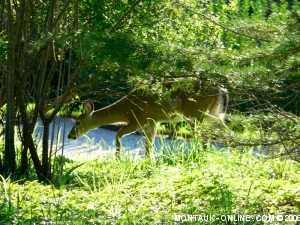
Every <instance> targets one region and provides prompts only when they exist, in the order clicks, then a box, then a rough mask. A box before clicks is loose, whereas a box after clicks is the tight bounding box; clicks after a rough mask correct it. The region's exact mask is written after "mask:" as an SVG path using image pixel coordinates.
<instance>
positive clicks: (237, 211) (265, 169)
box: [0, 148, 300, 224]
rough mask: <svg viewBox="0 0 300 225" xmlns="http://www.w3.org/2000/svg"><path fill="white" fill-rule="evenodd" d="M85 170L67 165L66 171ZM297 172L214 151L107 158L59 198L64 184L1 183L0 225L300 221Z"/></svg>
mask: <svg viewBox="0 0 300 225" xmlns="http://www.w3.org/2000/svg"><path fill="white" fill-rule="evenodd" d="M80 163H81V162H77V161H70V160H65V166H66V167H65V169H64V171H69V170H70V169H72V168H74V167H75V166H78V165H79V164H80ZM299 172H300V170H299V164H298V163H294V162H292V161H289V160H279V159H272V160H266V159H265V157H257V156H253V155H251V154H247V153H243V154H242V153H240V152H239V151H231V152H229V151H216V150H211V149H209V148H206V149H203V148H197V149H190V151H188V152H185V154H180V152H177V154H175V153H172V154H171V152H168V151H165V152H164V154H161V155H160V156H159V157H158V158H149V159H137V158H134V157H133V158H132V157H127V158H123V159H122V160H115V159H113V158H109V157H107V158H104V159H103V160H100V161H99V160H97V159H95V160H89V161H85V164H84V165H82V166H80V167H78V168H77V169H75V170H73V171H72V173H71V174H70V176H68V180H67V182H66V186H65V188H64V189H63V190H62V191H59V186H60V183H59V181H57V183H56V184H54V185H52V186H51V185H47V186H45V185H43V184H39V183H37V182H26V183H24V184H21V183H18V182H14V183H11V182H10V181H9V179H8V180H2V182H1V184H0V192H1V193H3V194H2V195H0V205H1V209H0V218H1V220H2V221H5V222H10V223H11V224H12V223H13V221H15V223H18V222H19V223H20V224H24V223H25V224H26V223H27V224H30V223H49V222H52V223H57V224H63V223H69V224H74V223H75V224H76V223H77V224H78V223H81V224H82V223H83V224H84V223H85V224H105V223H106V224H114V223H115V224H169V223H171V224H176V222H175V221H174V220H173V218H174V215H216V216H219V215H231V214H232V215H246V214H247V215H248V214H249V215H267V214H297V213H299V205H300V193H299V182H300V180H299V179H300V178H299ZM191 224H192V223H191ZM211 224H214V223H211ZM244 224H247V223H244ZM248 224H251V223H248ZM270 224H271V223H270Z"/></svg>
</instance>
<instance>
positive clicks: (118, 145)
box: [116, 122, 138, 158]
mask: <svg viewBox="0 0 300 225" xmlns="http://www.w3.org/2000/svg"><path fill="white" fill-rule="evenodd" d="M137 129H138V124H137V123H135V122H129V123H128V124H127V125H126V126H124V127H122V128H121V129H120V130H119V131H118V133H117V135H116V156H117V157H118V158H119V157H120V149H121V138H122V137H123V136H124V135H126V134H130V133H132V132H134V131H136V130H137Z"/></svg>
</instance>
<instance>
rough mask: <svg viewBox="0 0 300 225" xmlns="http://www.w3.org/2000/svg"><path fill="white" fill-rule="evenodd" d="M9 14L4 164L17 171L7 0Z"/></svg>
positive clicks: (11, 25) (10, 169)
mask: <svg viewBox="0 0 300 225" xmlns="http://www.w3.org/2000/svg"><path fill="white" fill-rule="evenodd" d="M6 2H7V16H8V29H7V30H8V40H9V47H8V54H7V62H8V65H7V77H6V88H7V108H6V126H5V129H6V130H5V155H4V165H5V170H6V171H7V172H9V173H13V174H14V173H15V172H16V167H17V165H16V154H15V143H14V138H15V132H14V125H15V96H14V89H15V88H14V82H15V71H14V70H15V68H14V30H13V15H12V9H11V3H10V0H7V1H6Z"/></svg>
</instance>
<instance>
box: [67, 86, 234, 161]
mask: <svg viewBox="0 0 300 225" xmlns="http://www.w3.org/2000/svg"><path fill="white" fill-rule="evenodd" d="M157 99H158V96H157V95H153V96H149V95H145V94H138V92H137V91H132V92H130V93H129V94H128V95H126V96H125V97H123V98H121V99H120V100H118V101H116V102H115V103H113V104H111V105H108V106H106V107H104V108H101V109H98V110H95V111H94V105H93V102H92V101H91V100H87V101H86V102H85V103H84V104H83V112H82V114H81V115H80V116H79V117H78V118H77V119H76V121H75V123H74V126H73V128H72V129H71V131H70V133H69V134H68V139H70V140H75V139H77V138H79V137H80V136H82V135H84V134H86V133H87V132H88V131H89V130H92V129H95V128H98V127H101V126H104V125H108V124H114V123H125V124H126V125H125V126H123V127H121V128H120V129H119V131H118V132H117V134H116V156H117V157H119V155H120V149H121V139H122V137H123V136H124V135H128V134H130V133H133V132H135V131H137V130H142V132H143V133H144V135H145V136H146V157H149V155H150V149H151V147H152V143H153V140H154V138H155V136H156V133H157V127H158V125H159V124H160V123H162V122H166V123H175V122H181V121H187V122H188V123H192V122H193V121H195V120H197V121H205V123H210V122H212V121H220V122H221V124H223V125H224V126H225V127H226V125H225V124H224V116H225V111H226V109H227V105H228V91H227V89H225V88H223V87H219V86H218V87H214V88H203V87H201V85H199V86H195V87H194V93H192V94H191V93H187V92H184V91H182V90H177V91H175V92H173V93H172V94H171V95H170V96H169V97H167V98H165V99H163V100H161V101H158V100H157Z"/></svg>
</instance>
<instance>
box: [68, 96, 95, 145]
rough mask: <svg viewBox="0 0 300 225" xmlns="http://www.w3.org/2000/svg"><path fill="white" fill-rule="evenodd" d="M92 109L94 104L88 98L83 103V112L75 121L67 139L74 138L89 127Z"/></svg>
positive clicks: (82, 133) (90, 125)
mask: <svg viewBox="0 0 300 225" xmlns="http://www.w3.org/2000/svg"><path fill="white" fill-rule="evenodd" d="M93 111H94V105H93V103H92V101H90V100H89V101H87V102H85V103H84V104H83V112H82V114H81V115H80V116H79V117H78V118H77V120H76V121H75V123H74V126H73V128H72V130H71V131H70V133H69V135H68V139H70V140H75V139H77V138H79V137H81V136H82V135H84V134H86V133H87V132H88V131H89V130H90V129H91V127H92V123H91V116H92V113H93Z"/></svg>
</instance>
